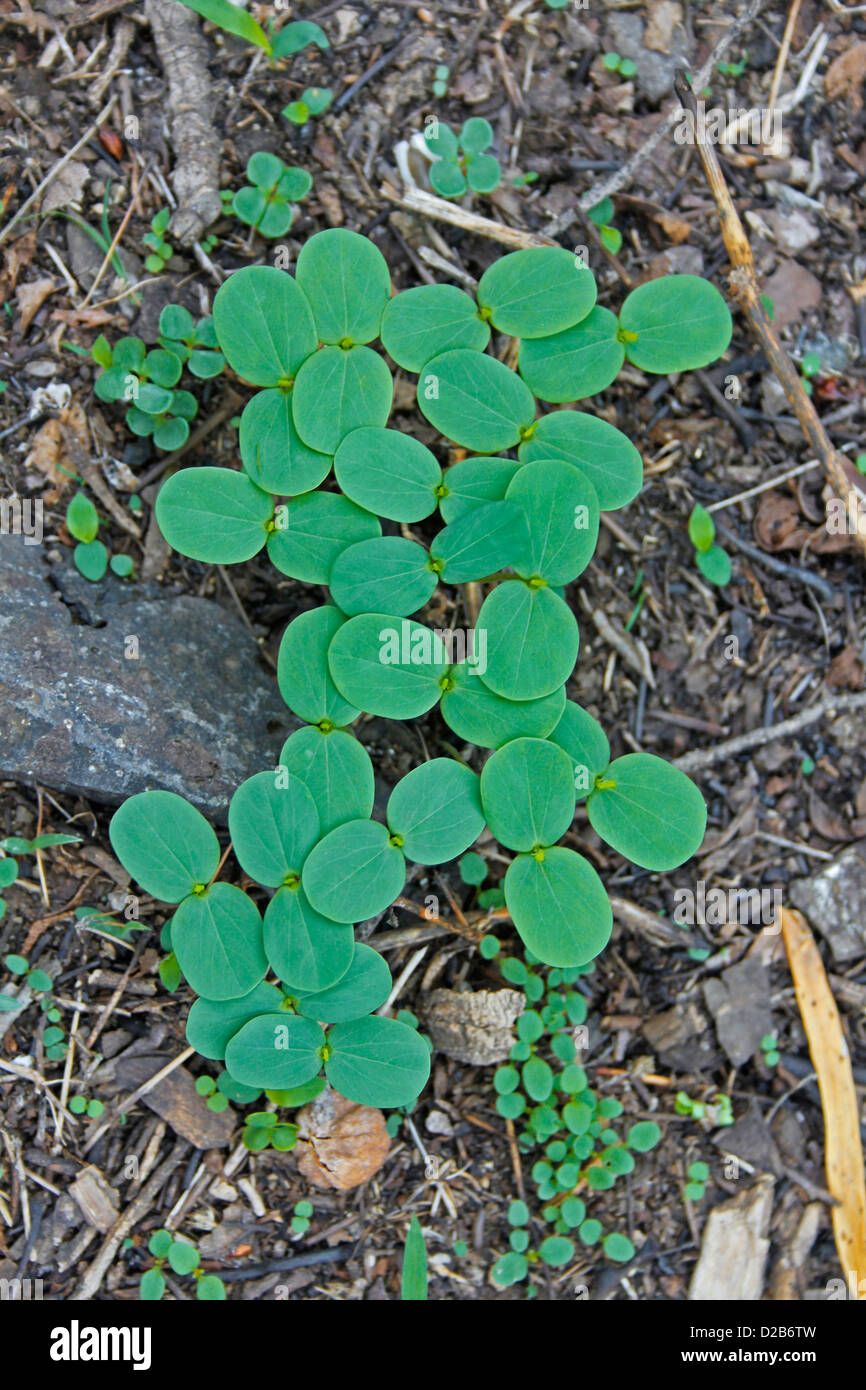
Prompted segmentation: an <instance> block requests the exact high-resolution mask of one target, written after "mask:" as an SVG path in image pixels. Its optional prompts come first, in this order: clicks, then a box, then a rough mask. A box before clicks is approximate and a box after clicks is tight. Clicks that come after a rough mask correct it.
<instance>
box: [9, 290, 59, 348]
mask: <svg viewBox="0 0 866 1390" xmlns="http://www.w3.org/2000/svg"><path fill="white" fill-rule="evenodd" d="M56 288H57V286H56V285H55V283H54V279H53V277H51V278H49V279H45V280H28V282H27V284H26V285H19V286H18V289H17V291H16V294H15V299H16V302H17V304H18V308H19V309H20V310H21V322H20V323H19V325H18V328H19V331H20V333H21V337H22V338H23V337H24V335H25V333H26V332H27V330H28V328H29V327H30V325H31V323H32V322H33V318H34V315H35V314H37V313H38V312H39V310H40V309H41V308H42V305H43V304H44V303H45V301H46V299H47V298H48V296H49V295H50V294H53V293H54V291H55V289H56Z"/></svg>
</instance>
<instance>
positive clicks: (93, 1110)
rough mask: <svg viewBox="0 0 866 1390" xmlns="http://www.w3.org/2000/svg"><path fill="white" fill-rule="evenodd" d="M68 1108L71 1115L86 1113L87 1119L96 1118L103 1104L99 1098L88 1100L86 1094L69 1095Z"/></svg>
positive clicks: (102, 1110)
mask: <svg viewBox="0 0 866 1390" xmlns="http://www.w3.org/2000/svg"><path fill="white" fill-rule="evenodd" d="M69 1109H70V1110H71V1111H72V1114H73V1115H86V1116H87V1118H88V1120H98V1119H99V1117H100V1115H101V1114H103V1112H104V1110H105V1106H104V1105H103V1104H102V1101H101V1100H88V1099H87V1097H86V1096H71V1097H70V1100H69Z"/></svg>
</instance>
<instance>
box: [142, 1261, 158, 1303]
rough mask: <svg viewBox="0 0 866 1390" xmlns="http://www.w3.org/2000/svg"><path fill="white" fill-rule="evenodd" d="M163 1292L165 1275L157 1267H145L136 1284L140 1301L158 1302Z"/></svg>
mask: <svg viewBox="0 0 866 1390" xmlns="http://www.w3.org/2000/svg"><path fill="white" fill-rule="evenodd" d="M164 1293H165V1276H164V1275H163V1274H161V1273H160V1271H159V1270H158V1269H146V1270H145V1272H144V1274H142V1276H141V1279H140V1280H139V1284H138V1295H139V1298H140V1299H141V1301H142V1303H158V1302H159V1300H160V1299H161V1298H162V1296H163V1294H164Z"/></svg>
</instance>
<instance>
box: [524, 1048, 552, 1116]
mask: <svg viewBox="0 0 866 1390" xmlns="http://www.w3.org/2000/svg"><path fill="white" fill-rule="evenodd" d="M523 1089H524V1090H525V1092H526V1094H527V1095H528V1096H529V1099H530V1100H534V1101H535V1102H536V1104H538V1103H540V1102H541V1101H545V1100H547V1098H548V1096H549V1095H550V1093H551V1091H552V1090H553V1072H552V1070H551V1068H550V1066H549V1064H548V1063H547V1062H545V1060H544V1058H543V1057H530V1059H529V1061H528V1062H525V1063H524V1066H523Z"/></svg>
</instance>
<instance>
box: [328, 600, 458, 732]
mask: <svg viewBox="0 0 866 1390" xmlns="http://www.w3.org/2000/svg"><path fill="white" fill-rule="evenodd" d="M328 662H329V665H330V668H331V677H332V679H333V681H334V684H335V685H336V687H337V689H338V690H339V692H340V694H341V695H342V696H343V697H344V699H346V700H349V701H350V702H351V703H352V704H353V705H356V706H357V707H358V708H359V709H362V710H365V711H366V712H367V713H368V714H378V715H382V716H383V717H385V718H388V719H414V718H415V717H416V716H417V715H419V714H424V713H425V712H426V711H427V710H428V709H431V708H432V707H433V705H435V703H436V701H437V700H438V699H439V696H440V694H441V692H442V685H441V682H442V680H443V678H444V676H445V674H446V671H447V668H448V662H447V658H446V652H445V647H444V646H443V643H442V639H441V638H440V637H439V636H438V634H437V633H436V632H434V631H433V630H432V629H431V628H429V627H425V626H424V624H423V623H417V622H415V621H413V619H411V618H397V617H394V616H393V615H388V614H384V613H363V614H360V615H359V616H358V617H357V618H350V619H349V620H348V622H346V623H344V624H343V626H342V627H341V628H340V629H339V631H338V632H337V633H336V635H335V637H334V639H333V641H332V642H331V646H330V650H329V652H328Z"/></svg>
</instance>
